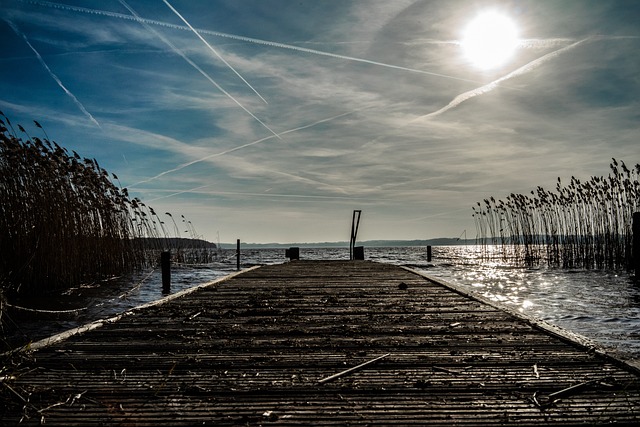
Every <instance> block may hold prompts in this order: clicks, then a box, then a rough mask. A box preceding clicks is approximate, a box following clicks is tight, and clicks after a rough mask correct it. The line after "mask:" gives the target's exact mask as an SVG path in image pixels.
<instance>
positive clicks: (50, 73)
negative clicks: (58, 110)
mask: <svg viewBox="0 0 640 427" xmlns="http://www.w3.org/2000/svg"><path fill="white" fill-rule="evenodd" d="M5 22H7V24H9V26H10V27H11V29H12V30H13V31H14V32H15V33H16V34H17V35H18V36H20V37H22V38H23V39H24V41H25V43H26V44H27V46H29V48H30V49H31V50H32V51H33V53H34V54H35V55H36V58H38V61H40V64H42V66H43V67H44V69H45V70H46V71H47V73H49V76H51V78H52V79H53V80H54V81H55V82H56V83H57V84H58V86H60V88H61V89H62V90H63V91H64V93H66V94H67V96H68V97H69V98H71V100H72V101H73V102H74V103H75V104H76V105H77V106H78V108H79V109H80V111H82V113H83V114H84V115H85V116H87V117H88V118H89V120H91V121H92V122H93V123H94V124H95V125H96V126H98V127H100V123H98V121H97V120H96V119H95V117H93V116H92V115H91V113H89V111H87V109H86V108H85V107H84V105H82V103H81V102H80V101H79V100H78V98H76V96H75V95H74V94H73V93H71V91H70V90H69V89H67V87H66V86H65V85H64V84H63V83H62V81H61V80H60V78H59V77H58V76H57V75H56V74H55V73H54V72H53V71H51V68H49V66H48V65H47V63H46V62H44V59H42V56H41V55H40V53H38V51H37V50H36V48H35V47H33V45H32V44H31V43H30V42H29V39H28V38H27V36H26V35H25V34H24V33H23V32H21V31H20V30H19V29H18V26H17V25H15V24H14V23H13V22H11V21H8V20H5Z"/></svg>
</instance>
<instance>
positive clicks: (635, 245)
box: [631, 212, 640, 283]
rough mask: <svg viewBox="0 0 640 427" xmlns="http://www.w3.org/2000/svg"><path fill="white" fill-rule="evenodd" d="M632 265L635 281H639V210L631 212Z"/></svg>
mask: <svg viewBox="0 0 640 427" xmlns="http://www.w3.org/2000/svg"><path fill="white" fill-rule="evenodd" d="M632 231H633V248H632V250H631V255H632V256H633V267H634V269H635V272H636V282H638V283H640V212H635V213H634V214H633V228H632Z"/></svg>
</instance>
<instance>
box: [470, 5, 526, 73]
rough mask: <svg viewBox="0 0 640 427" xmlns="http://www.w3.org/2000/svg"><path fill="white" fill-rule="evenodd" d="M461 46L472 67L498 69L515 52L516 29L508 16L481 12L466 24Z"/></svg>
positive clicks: (492, 12)
mask: <svg viewBox="0 0 640 427" xmlns="http://www.w3.org/2000/svg"><path fill="white" fill-rule="evenodd" d="M461 45H462V49H463V51H464V55H465V57H466V58H467V60H468V61H469V62H470V63H471V64H472V65H473V66H475V67H477V68H480V69H483V70H489V69H492V68H497V67H500V66H501V65H504V64H505V63H506V62H507V61H508V60H509V59H510V58H511V56H512V55H513V53H514V52H515V50H516V47H517V45H518V30H517V28H516V24H515V23H514V22H513V20H511V19H510V18H509V17H508V16H506V15H503V14H501V13H499V12H495V11H490V12H489V11H488V12H484V13H481V14H479V15H478V16H476V17H475V18H474V19H473V20H472V21H471V22H470V23H469V25H468V26H467V27H466V29H465V31H464V35H463V38H462V43H461Z"/></svg>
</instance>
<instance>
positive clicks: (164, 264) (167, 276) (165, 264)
mask: <svg viewBox="0 0 640 427" xmlns="http://www.w3.org/2000/svg"><path fill="white" fill-rule="evenodd" d="M160 268H161V269H162V293H163V294H168V293H169V292H171V252H168V251H165V252H162V253H161V254H160Z"/></svg>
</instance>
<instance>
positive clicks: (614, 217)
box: [473, 158, 640, 269]
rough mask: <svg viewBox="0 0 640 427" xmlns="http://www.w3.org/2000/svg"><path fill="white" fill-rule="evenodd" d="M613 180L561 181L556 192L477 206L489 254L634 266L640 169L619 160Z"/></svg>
mask: <svg viewBox="0 0 640 427" xmlns="http://www.w3.org/2000/svg"><path fill="white" fill-rule="evenodd" d="M612 160H613V161H612V163H611V164H610V168H611V172H610V173H609V175H608V176H607V177H591V178H590V179H589V180H588V181H586V182H581V181H580V180H579V179H577V178H575V177H573V176H572V177H571V181H570V183H569V185H563V184H562V181H561V179H560V178H558V182H557V184H556V189H555V191H547V190H545V189H544V188H542V187H537V188H536V190H535V191H531V195H526V194H513V193H512V194H510V195H509V196H508V197H506V198H505V200H496V199H495V198H494V197H491V198H489V199H485V200H484V203H481V202H477V204H476V206H474V207H473V217H474V218H475V223H476V228H477V232H478V236H480V243H481V244H482V245H483V247H485V248H487V245H489V244H490V245H492V246H491V248H492V250H488V249H487V250H486V251H485V253H486V254H489V253H496V251H495V248H496V247H498V248H499V250H498V251H497V253H498V254H499V256H501V257H503V258H509V259H510V260H511V261H512V262H514V263H519V264H525V265H534V264H539V263H541V262H545V263H546V264H547V265H549V266H554V267H565V268H597V269H604V268H608V269H620V268H631V265H632V254H631V246H632V217H633V213H634V212H637V211H639V210H640V197H639V196H640V184H639V183H638V176H639V175H640V165H636V166H635V167H634V168H632V169H629V168H627V166H626V165H625V164H624V162H622V161H620V162H618V161H617V160H616V159H615V158H614V159H612Z"/></svg>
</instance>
